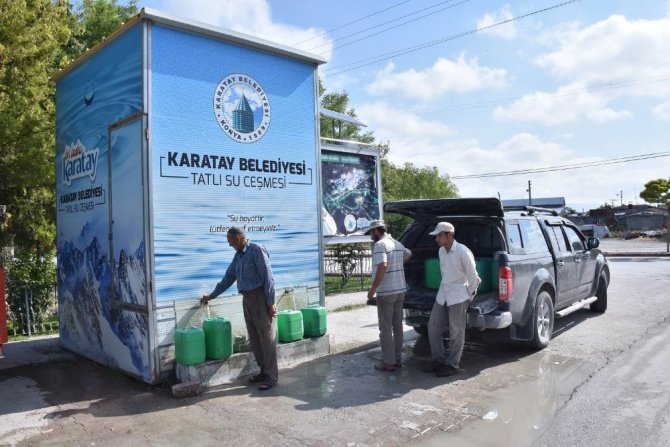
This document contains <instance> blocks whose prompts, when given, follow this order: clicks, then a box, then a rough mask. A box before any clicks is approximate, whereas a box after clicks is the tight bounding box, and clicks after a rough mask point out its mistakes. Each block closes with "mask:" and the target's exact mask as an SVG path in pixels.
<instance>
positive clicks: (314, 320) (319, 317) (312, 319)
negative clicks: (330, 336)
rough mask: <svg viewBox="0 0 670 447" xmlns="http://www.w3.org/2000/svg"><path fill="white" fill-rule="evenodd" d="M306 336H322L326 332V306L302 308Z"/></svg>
mask: <svg viewBox="0 0 670 447" xmlns="http://www.w3.org/2000/svg"><path fill="white" fill-rule="evenodd" d="M300 312H301V313H302V324H303V327H304V328H305V337H320V336H322V335H324V334H325V333H326V329H327V325H326V308H325V307H305V308H303V309H300Z"/></svg>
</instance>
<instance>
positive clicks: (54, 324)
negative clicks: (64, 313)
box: [7, 318, 59, 342]
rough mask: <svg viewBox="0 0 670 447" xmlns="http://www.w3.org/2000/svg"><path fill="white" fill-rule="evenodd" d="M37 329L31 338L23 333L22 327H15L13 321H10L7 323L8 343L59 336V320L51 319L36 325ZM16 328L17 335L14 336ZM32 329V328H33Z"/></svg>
mask: <svg viewBox="0 0 670 447" xmlns="http://www.w3.org/2000/svg"><path fill="white" fill-rule="evenodd" d="M35 326H36V327H34V329H35V330H33V331H32V334H31V336H30V337H28V334H27V333H25V334H24V333H21V326H20V325H15V324H14V322H13V321H11V320H10V321H8V322H7V338H8V341H10V342H11V341H21V340H28V339H29V338H38V337H44V336H49V335H57V334H58V330H59V327H58V319H57V318H50V319H49V320H47V321H44V322H42V323H37V324H35ZM42 327H44V330H42ZM14 328H16V335H14ZM31 329H32V328H31Z"/></svg>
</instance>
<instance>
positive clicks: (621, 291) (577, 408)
mask: <svg viewBox="0 0 670 447" xmlns="http://www.w3.org/2000/svg"><path fill="white" fill-rule="evenodd" d="M610 263H611V271H612V283H611V285H610V288H609V308H608V310H607V312H606V313H605V314H596V313H592V312H591V311H589V310H587V309H584V310H581V311H578V312H576V313H574V314H572V315H569V316H567V317H565V318H563V319H561V320H558V321H557V323H556V328H555V333H554V339H553V340H552V342H551V344H550V346H549V347H548V348H547V349H545V350H543V351H540V352H534V351H530V350H528V349H526V348H525V347H523V346H517V345H513V344H510V343H505V342H504V341H503V340H500V337H497V336H495V335H491V334H487V333H485V334H484V336H482V337H479V336H475V335H474V334H473V336H472V337H471V338H470V339H469V340H468V342H467V343H466V348H465V352H464V355H463V360H462V367H463V372H462V373H461V374H459V375H456V376H452V377H450V378H446V379H444V378H437V377H435V376H433V375H429V374H425V373H422V372H421V367H422V366H423V365H424V364H425V363H427V362H428V361H429V360H430V359H429V350H428V344H427V340H426V339H425V337H417V336H415V335H414V334H413V333H411V332H407V338H406V340H407V342H406V346H405V354H404V358H403V361H404V367H403V368H402V369H401V370H398V371H396V372H392V373H381V372H378V371H375V370H374V369H373V364H374V362H376V361H379V360H380V352H379V350H378V349H376V348H372V349H371V348H369V347H368V348H367V349H359V350H354V351H349V352H343V353H339V354H337V355H332V356H329V357H327V358H323V359H319V360H316V361H313V362H310V363H307V364H303V365H301V366H298V367H295V368H291V369H287V370H282V371H281V379H280V386H278V387H277V388H275V389H273V390H271V391H269V392H265V393H263V392H260V391H257V390H256V389H255V388H253V387H248V386H246V385H245V384H243V383H234V384H230V385H225V386H221V387H218V388H215V389H211V390H209V391H208V392H206V393H204V394H202V395H200V396H198V397H194V398H186V399H175V398H173V397H171V394H170V392H169V389H160V388H156V387H149V386H146V385H143V384H141V383H138V382H137V381H135V380H133V379H130V378H127V377H125V376H123V375H120V374H118V373H116V372H114V371H110V370H108V369H106V368H103V367H100V366H98V365H96V364H93V363H91V362H88V361H86V360H82V359H79V360H77V358H75V359H74V360H72V359H63V360H60V361H57V362H52V363H50V364H49V365H48V366H41V367H37V368H36V367H30V366H21V367H16V368H11V369H8V370H5V371H0V385H2V386H1V387H0V390H2V398H1V399H0V445H49V446H52V445H68V446H69V445H87V446H90V445H95V446H106V445H110V446H111V445H114V446H137V445H157V446H158V445H160V446H181V445H212V446H218V445H221V444H231V445H236V446H244V445H250V446H251V445H254V446H255V445H272V446H274V445H279V446H331V445H333V446H382V445H383V446H385V445H406V444H409V445H436V446H437V445H440V446H442V445H447V444H449V445H458V446H461V445H477V446H479V445H492V446H493V445H495V446H524V445H542V446H544V445H548V446H554V445H556V446H558V445H589V446H591V445H612V444H614V443H616V444H617V445H621V446H625V445H650V446H653V445H668V444H670V434H669V429H668V427H669V426H668V417H667V416H666V413H667V411H668V409H669V408H670V399H669V397H668V395H669V394H668V393H667V389H668V385H670V383H669V382H670V379H668V375H667V374H666V373H667V366H668V365H669V364H670V362H669V361H668V359H669V358H670V353H669V351H668V347H667V346H669V345H668V343H667V342H668V341H669V340H668V339H669V338H670V322H669V321H668V316H669V314H670V306H668V304H667V303H668V298H669V296H668V295H669V292H668V291H669V290H670V274H669V273H668V272H670V258H667V257H666V258H612V259H610ZM336 315H337V317H336ZM335 317H336V318H339V319H344V322H345V323H349V324H350V326H351V328H352V333H353V332H357V333H358V332H360V333H362V331H364V330H367V331H368V333H371V334H374V332H375V326H376V319H375V313H374V309H371V308H363V309H359V310H356V311H351V312H344V313H341V314H333V318H335ZM370 341H374V338H372V339H370ZM368 346H369V345H368ZM8 390H10V391H8ZM3 427H4V431H3Z"/></svg>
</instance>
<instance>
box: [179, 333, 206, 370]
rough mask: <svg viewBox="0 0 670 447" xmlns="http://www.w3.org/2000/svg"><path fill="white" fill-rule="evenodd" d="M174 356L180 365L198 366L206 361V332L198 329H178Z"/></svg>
mask: <svg viewBox="0 0 670 447" xmlns="http://www.w3.org/2000/svg"><path fill="white" fill-rule="evenodd" d="M174 354H175V359H176V361H177V363H179V364H180V365H187V366H188V365H197V364H198V363H202V362H204V361H205V332H204V331H203V330H202V329H201V328H198V327H189V328H182V329H177V330H176V331H175V333H174Z"/></svg>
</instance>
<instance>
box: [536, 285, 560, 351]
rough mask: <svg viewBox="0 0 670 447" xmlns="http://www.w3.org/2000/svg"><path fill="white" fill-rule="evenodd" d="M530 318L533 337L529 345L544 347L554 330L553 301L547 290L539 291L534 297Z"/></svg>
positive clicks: (537, 347) (538, 347)
mask: <svg viewBox="0 0 670 447" xmlns="http://www.w3.org/2000/svg"><path fill="white" fill-rule="evenodd" d="M532 319H533V320H532V324H533V339H532V340H531V341H530V345H531V347H533V348H535V349H544V348H546V347H547V345H548V344H549V340H551V333H552V332H553V330H554V303H553V302H552V301H551V295H549V292H540V293H539V294H538V295H537V298H535V309H533V315H532Z"/></svg>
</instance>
